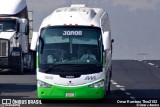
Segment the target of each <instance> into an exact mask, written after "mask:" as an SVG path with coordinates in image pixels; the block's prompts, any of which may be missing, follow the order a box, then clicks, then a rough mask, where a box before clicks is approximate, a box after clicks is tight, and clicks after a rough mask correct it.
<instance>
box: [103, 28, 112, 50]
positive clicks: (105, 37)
mask: <svg viewBox="0 0 160 107" xmlns="http://www.w3.org/2000/svg"><path fill="white" fill-rule="evenodd" d="M103 46H104V50H109V49H111V35H110V33H109V31H107V32H104V33H103Z"/></svg>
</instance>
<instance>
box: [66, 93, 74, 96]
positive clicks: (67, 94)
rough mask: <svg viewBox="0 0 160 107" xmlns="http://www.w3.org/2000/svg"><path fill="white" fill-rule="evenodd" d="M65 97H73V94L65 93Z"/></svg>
mask: <svg viewBox="0 0 160 107" xmlns="http://www.w3.org/2000/svg"><path fill="white" fill-rule="evenodd" d="M66 97H74V93H66Z"/></svg>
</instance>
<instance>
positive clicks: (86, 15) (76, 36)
mask: <svg viewBox="0 0 160 107" xmlns="http://www.w3.org/2000/svg"><path fill="white" fill-rule="evenodd" d="M112 41H113V40H112V39H111V30H110V23H109V17H108V14H107V12H106V11H104V10H103V9H101V8H90V7H86V6H85V5H83V4H82V5H76V4H75V5H71V7H63V8H58V9H56V10H55V11H54V12H53V13H51V14H50V15H49V16H47V17H46V18H45V19H44V20H43V22H42V24H41V26H40V28H39V32H38V33H37V34H36V33H35V35H34V36H33V38H32V42H31V49H32V50H35V51H36V52H37V54H36V55H37V56H36V69H37V95H38V98H40V99H103V98H104V97H105V95H107V94H109V93H110V84H111V83H110V80H111V76H112V49H111V47H112V46H111V44H112Z"/></svg>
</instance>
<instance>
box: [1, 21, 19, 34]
mask: <svg viewBox="0 0 160 107" xmlns="http://www.w3.org/2000/svg"><path fill="white" fill-rule="evenodd" d="M0 31H1V32H13V31H16V20H15V19H14V20H12V19H0Z"/></svg>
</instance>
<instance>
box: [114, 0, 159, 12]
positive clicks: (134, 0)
mask: <svg viewBox="0 0 160 107" xmlns="http://www.w3.org/2000/svg"><path fill="white" fill-rule="evenodd" d="M112 3H113V5H114V6H119V5H120V6H127V7H128V8H129V10H130V11H135V10H139V9H140V10H154V9H156V6H157V3H160V2H159V0H112Z"/></svg>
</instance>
